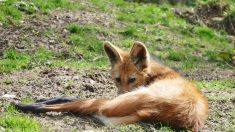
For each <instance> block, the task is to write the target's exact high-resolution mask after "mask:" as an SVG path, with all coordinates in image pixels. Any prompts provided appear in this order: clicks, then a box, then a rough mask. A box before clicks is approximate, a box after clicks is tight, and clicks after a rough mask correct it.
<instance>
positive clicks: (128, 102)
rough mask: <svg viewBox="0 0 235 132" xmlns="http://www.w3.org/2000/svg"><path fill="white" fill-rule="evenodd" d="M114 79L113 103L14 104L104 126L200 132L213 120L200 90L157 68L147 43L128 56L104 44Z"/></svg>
mask: <svg viewBox="0 0 235 132" xmlns="http://www.w3.org/2000/svg"><path fill="white" fill-rule="evenodd" d="M103 48H104V51H105V53H106V55H107V56H108V59H109V62H110V64H111V69H110V74H111V77H112V79H113V81H114V82H115V85H116V86H117V88H118V93H119V95H118V96H117V97H115V98H113V99H105V98H100V99H79V98H74V97H68V96H61V97H55V98H50V99H46V100H39V101H36V102H35V103H33V104H27V105H26V104H21V103H13V105H15V107H16V108H18V109H20V110H22V111H24V112H26V111H31V112H40V113H41V112H50V111H56V112H58V111H67V112H73V113H79V114H86V115H94V116H95V117H97V118H98V119H100V120H101V121H102V122H103V123H104V124H105V125H113V126H115V125H120V124H130V123H136V122H160V123H163V124H168V125H170V126H171V127H172V128H176V129H178V128H184V129H188V130H191V131H193V132H198V131H200V130H201V129H202V128H203V127H204V123H205V121H206V119H207V118H208V111H209V108H208V101H207V99H206V97H205V96H203V94H202V93H201V92H200V90H199V89H198V88H197V86H196V85H195V84H194V83H193V82H192V81H189V80H187V79H186V78H185V77H183V76H182V75H180V74H179V73H178V72H176V71H175V70H173V69H171V68H169V67H167V66H165V65H163V64H160V63H157V62H156V61H154V60H153V59H151V58H150V54H149V52H148V50H147V48H146V46H145V44H143V43H142V42H139V41H136V42H134V44H133V46H132V48H131V50H130V51H129V52H127V51H124V50H122V49H120V48H119V47H117V46H115V45H113V44H112V43H111V42H108V41H105V42H104V45H103Z"/></svg>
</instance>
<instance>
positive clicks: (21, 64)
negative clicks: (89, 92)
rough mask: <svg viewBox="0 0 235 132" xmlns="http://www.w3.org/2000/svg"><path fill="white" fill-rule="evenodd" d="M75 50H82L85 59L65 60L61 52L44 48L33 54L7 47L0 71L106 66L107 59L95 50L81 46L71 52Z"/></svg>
mask: <svg viewBox="0 0 235 132" xmlns="http://www.w3.org/2000/svg"><path fill="white" fill-rule="evenodd" d="M88 48H89V47H88ZM91 48H92V47H91ZM77 51H78V52H80V51H84V52H83V53H84V54H85V56H84V57H85V58H86V59H82V60H80V59H79V58H73V59H71V60H66V59H65V58H63V57H62V56H64V55H63V54H62V53H58V52H54V51H50V50H47V49H44V48H41V49H39V50H38V51H36V52H35V53H33V54H30V53H21V52H18V51H16V50H14V49H9V50H7V51H5V52H4V57H3V59H1V60H0V73H10V72H14V71H17V70H22V69H32V68H35V67H71V68H74V69H80V68H83V69H89V68H104V67H107V64H108V63H107V59H106V58H104V56H101V57H99V56H98V55H99V54H98V53H97V54H95V53H96V51H93V52H89V51H86V50H85V49H83V48H82V49H77V48H76V47H74V49H73V51H72V52H73V53H76V52H77ZM99 51H102V50H99ZM94 55H97V56H94ZM92 56H94V57H92ZM87 58H88V59H87Z"/></svg>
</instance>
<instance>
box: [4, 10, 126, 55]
mask: <svg viewBox="0 0 235 132" xmlns="http://www.w3.org/2000/svg"><path fill="white" fill-rule="evenodd" d="M112 17H113V16H111V15H110V14H106V13H102V12H99V11H92V10H87V9H86V10H84V11H74V10H73V11H71V10H63V11H61V10H55V11H53V12H50V13H49V14H40V16H38V15H30V16H28V17H26V18H24V19H23V20H22V21H21V24H20V25H11V26H10V27H4V26H0V38H1V40H0V57H1V56H2V52H3V51H4V50H6V49H9V48H14V49H16V50H18V51H22V52H24V51H27V52H34V51H36V50H37V49H39V48H42V47H43V48H46V49H49V50H53V51H56V52H63V51H64V50H66V49H68V48H69V46H70V42H69V41H68V36H69V35H70V33H69V31H68V30H67V26H68V25H69V24H72V23H75V24H79V25H93V26H102V27H105V28H112V27H115V26H117V27H122V26H125V25H124V24H122V23H121V22H117V21H116V20H115V19H113V18H112ZM97 37H98V38H99V39H100V40H106V39H107V38H104V35H103V34H101V33H100V34H99V33H98V34H97ZM106 37H109V36H106ZM110 37H112V36H110Z"/></svg>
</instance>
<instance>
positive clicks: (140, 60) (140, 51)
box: [130, 41, 150, 70]
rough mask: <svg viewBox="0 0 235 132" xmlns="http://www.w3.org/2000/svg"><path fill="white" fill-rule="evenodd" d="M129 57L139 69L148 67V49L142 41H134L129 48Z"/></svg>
mask: <svg viewBox="0 0 235 132" xmlns="http://www.w3.org/2000/svg"><path fill="white" fill-rule="evenodd" d="M130 57H131V60H132V61H133V63H134V64H135V66H136V67H137V68H138V69H139V70H143V69H144V68H146V67H148V64H149V60H150V57H149V53H148V50H147V48H146V47H145V45H144V44H143V43H141V42H138V41H137V42H135V43H134V45H133V46H132V48H131V52H130Z"/></svg>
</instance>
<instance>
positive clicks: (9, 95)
mask: <svg viewBox="0 0 235 132" xmlns="http://www.w3.org/2000/svg"><path fill="white" fill-rule="evenodd" d="M1 97H2V98H15V97H16V95H14V94H4V95H2V96H1Z"/></svg>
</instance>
